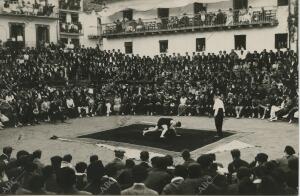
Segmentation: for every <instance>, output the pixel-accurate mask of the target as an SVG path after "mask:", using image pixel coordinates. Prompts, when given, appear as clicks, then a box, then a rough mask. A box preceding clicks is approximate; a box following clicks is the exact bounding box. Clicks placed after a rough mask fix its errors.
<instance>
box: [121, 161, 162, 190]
mask: <svg viewBox="0 0 300 196" xmlns="http://www.w3.org/2000/svg"><path fill="white" fill-rule="evenodd" d="M132 175H133V182H134V184H133V186H132V187H130V188H128V189H125V190H123V191H122V192H121V195H158V193H157V192H156V191H154V190H152V189H149V188H147V187H146V185H145V184H144V181H145V180H146V178H147V175H148V174H147V169H146V168H145V167H143V166H141V165H136V166H134V167H133V169H132Z"/></svg>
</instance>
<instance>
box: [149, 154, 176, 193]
mask: <svg viewBox="0 0 300 196" xmlns="http://www.w3.org/2000/svg"><path fill="white" fill-rule="evenodd" d="M153 163H154V164H152V166H153V168H152V169H151V170H150V171H149V173H148V177H147V178H146V180H145V185H146V186H147V187H148V188H150V189H153V190H155V191H156V192H158V193H159V194H160V193H161V192H162V190H163V188H164V187H165V185H167V184H168V183H170V181H171V178H172V177H171V175H170V174H169V173H168V172H167V160H166V158H165V157H156V158H155V160H153Z"/></svg>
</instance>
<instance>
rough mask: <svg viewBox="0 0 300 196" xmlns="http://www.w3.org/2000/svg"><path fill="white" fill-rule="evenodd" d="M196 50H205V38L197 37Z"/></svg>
mask: <svg viewBox="0 0 300 196" xmlns="http://www.w3.org/2000/svg"><path fill="white" fill-rule="evenodd" d="M196 51H197V52H201V51H205V38H197V39H196Z"/></svg>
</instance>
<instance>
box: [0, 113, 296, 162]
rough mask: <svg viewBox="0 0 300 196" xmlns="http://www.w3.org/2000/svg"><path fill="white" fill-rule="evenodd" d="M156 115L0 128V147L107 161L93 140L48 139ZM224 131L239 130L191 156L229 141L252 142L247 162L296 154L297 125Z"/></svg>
mask: <svg viewBox="0 0 300 196" xmlns="http://www.w3.org/2000/svg"><path fill="white" fill-rule="evenodd" d="M158 118H159V117H157V116H111V117H93V118H83V119H73V120H68V121H67V123H63V124H61V123H59V124H42V125H37V126H27V127H22V128H10V129H4V130H1V131H0V148H1V149H2V147H4V146H6V145H11V146H12V147H13V148H14V149H15V150H14V153H13V156H15V153H16V152H17V151H18V150H21V149H24V150H27V151H29V152H32V151H34V150H36V149H41V150H42V151H43V155H42V160H43V161H44V163H46V164H48V163H49V159H50V157H51V156H53V155H61V156H62V155H64V154H67V153H71V154H72V155H73V160H74V163H75V162H78V161H88V160H89V156H90V155H92V154H97V155H98V156H99V157H100V159H101V160H102V161H103V162H104V163H107V162H108V161H110V160H111V159H112V158H113V152H112V151H110V150H108V149H105V148H99V147H97V146H96V145H95V143H92V142H85V141H79V140H78V141H75V142H64V141H60V140H50V139H49V138H50V137H51V136H53V135H56V136H58V137H63V138H75V137H77V136H79V135H84V134H88V133H93V132H98V131H101V130H103V131H104V130H108V129H112V128H116V127H119V126H123V125H128V124H132V123H139V122H142V121H147V122H156V121H157V119H158ZM175 118H176V119H178V120H180V121H181V122H182V124H183V125H184V126H185V127H186V128H191V129H207V130H211V131H214V121H213V119H212V118H208V117H175ZM224 129H225V130H233V131H236V132H238V134H236V135H235V136H234V137H233V138H230V139H228V138H225V139H223V140H220V141H219V142H217V143H215V144H211V145H208V146H206V147H203V148H201V149H197V150H195V151H193V152H192V155H193V157H195V158H196V157H197V156H199V155H200V154H201V153H205V152H208V151H209V150H211V149H213V148H214V147H217V146H219V145H221V144H225V143H228V142H230V141H232V140H234V139H235V140H239V141H242V142H245V143H248V144H251V145H254V146H255V147H253V148H246V149H242V150H241V153H242V158H243V159H245V160H248V161H251V160H253V158H254V157H255V155H256V154H257V153H259V152H265V153H267V154H268V155H269V157H270V159H276V158H279V157H281V156H282V155H283V150H284V147H285V145H291V146H293V147H294V148H295V149H296V151H297V153H298V140H299V132H298V129H299V127H298V124H288V123H287V122H268V121H267V120H259V119H234V118H230V119H227V120H225V122H224ZM139 150H150V151H151V150H152V149H151V148H148V147H143V146H142V147H141V146H139ZM154 151H158V152H160V153H166V152H165V151H160V150H159V149H154ZM173 155H174V156H175V162H176V163H180V162H181V158H180V157H179V155H178V153H174V154H173ZM216 156H217V161H219V162H222V163H223V164H225V166H227V164H228V162H229V161H231V156H230V153H229V152H221V153H216Z"/></svg>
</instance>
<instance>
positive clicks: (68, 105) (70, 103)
mask: <svg viewBox="0 0 300 196" xmlns="http://www.w3.org/2000/svg"><path fill="white" fill-rule="evenodd" d="M66 102H67V107H68V108H73V107H74V106H75V105H74V101H73V99H67V101H66Z"/></svg>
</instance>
